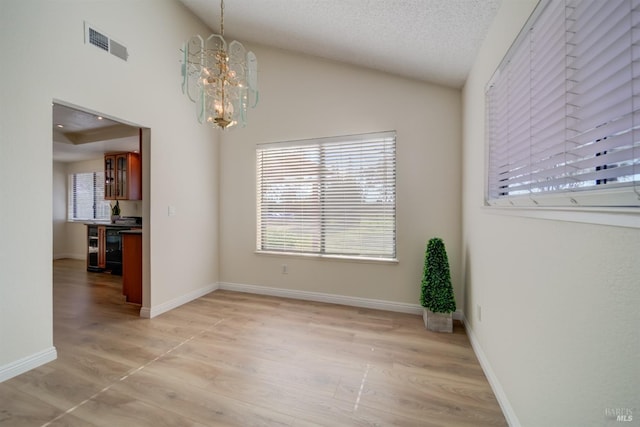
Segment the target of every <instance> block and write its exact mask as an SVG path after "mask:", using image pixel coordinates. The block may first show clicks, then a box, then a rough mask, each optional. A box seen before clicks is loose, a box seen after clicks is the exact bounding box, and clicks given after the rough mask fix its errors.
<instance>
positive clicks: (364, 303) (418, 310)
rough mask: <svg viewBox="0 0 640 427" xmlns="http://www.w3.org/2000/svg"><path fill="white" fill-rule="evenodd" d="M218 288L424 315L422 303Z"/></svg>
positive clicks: (224, 284)
mask: <svg viewBox="0 0 640 427" xmlns="http://www.w3.org/2000/svg"><path fill="white" fill-rule="evenodd" d="M218 288H219V289H224V290H227V291H235V292H246V293H250V294H260V295H270V296H274V297H282V298H293V299H301V300H306V301H315V302H326V303H330V304H340V305H348V306H352V307H363V308H373V309H376V310H386V311H395V312H398V313H409V314H417V315H422V306H420V304H409V303H404V302H395V301H385V300H379V299H372V298H360V297H350V296H345V295H336V294H327V293H323V292H310V291H300V290H295V289H282V288H272V287H268V286H257V285H245V284H241V283H227V282H220V283H218ZM453 318H454V319H458V320H462V318H463V315H462V311H460V310H458V311H456V312H455V313H453Z"/></svg>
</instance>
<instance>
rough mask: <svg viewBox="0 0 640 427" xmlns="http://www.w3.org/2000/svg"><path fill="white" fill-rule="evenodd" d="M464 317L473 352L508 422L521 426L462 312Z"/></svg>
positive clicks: (512, 426)
mask: <svg viewBox="0 0 640 427" xmlns="http://www.w3.org/2000/svg"><path fill="white" fill-rule="evenodd" d="M462 317H463V319H464V320H463V322H464V324H465V329H466V330H467V336H468V337H469V341H470V342H471V347H472V348H473V352H474V353H475V354H476V357H477V358H478V361H479V362H480V366H481V367H482V370H483V371H484V375H485V376H486V377H487V380H488V381H489V385H490V386H491V389H492V390H493V394H494V395H495V396H496V399H497V400H498V404H499V405H500V408H501V409H502V413H503V414H504V417H505V419H506V420H507V423H508V424H509V426H510V427H521V426H522V424H520V420H518V417H517V416H516V413H515V411H514V410H513V407H512V406H511V403H510V402H509V399H508V398H507V394H506V393H505V392H504V389H503V388H502V385H501V384H500V381H498V377H497V376H496V374H495V373H494V372H493V369H492V368H491V364H490V363H489V359H487V356H486V355H485V354H484V351H483V350H482V347H481V346H480V342H479V341H478V338H476V334H475V333H474V332H473V329H472V328H471V325H470V324H469V323H468V322H467V321H466V317H465V316H464V313H462Z"/></svg>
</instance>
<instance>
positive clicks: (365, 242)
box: [321, 137, 396, 258]
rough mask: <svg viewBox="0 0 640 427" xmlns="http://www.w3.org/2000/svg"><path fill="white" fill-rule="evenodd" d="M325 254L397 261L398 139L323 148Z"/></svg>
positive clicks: (380, 138) (378, 138) (376, 138)
mask: <svg viewBox="0 0 640 427" xmlns="http://www.w3.org/2000/svg"><path fill="white" fill-rule="evenodd" d="M321 151H322V155H323V160H324V169H323V171H324V173H323V175H322V205H323V212H322V214H323V218H324V221H323V237H324V252H325V253H327V254H338V255H357V256H369V257H386V258H395V226H396V223H395V177H396V173H395V138H393V137H375V138H367V139H364V140H360V141H350V142H346V141H345V142H330V143H326V144H322V146H321Z"/></svg>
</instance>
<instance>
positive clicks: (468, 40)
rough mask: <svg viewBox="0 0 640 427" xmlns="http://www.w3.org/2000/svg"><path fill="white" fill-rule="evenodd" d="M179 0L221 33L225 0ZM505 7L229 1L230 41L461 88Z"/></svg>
mask: <svg viewBox="0 0 640 427" xmlns="http://www.w3.org/2000/svg"><path fill="white" fill-rule="evenodd" d="M180 1H181V2H182V3H183V4H184V5H186V6H187V7H188V8H189V9H190V10H191V11H193V12H194V13H195V14H196V15H197V16H198V17H200V19H202V20H203V21H204V22H205V23H206V24H207V25H209V27H211V29H212V30H213V31H215V32H216V33H219V31H220V2H219V0H180ZM500 3H501V0H226V1H225V9H224V27H225V38H226V39H228V40H230V39H238V40H240V41H242V42H247V43H248V44H250V43H252V42H253V43H260V44H265V45H268V46H274V47H279V48H283V49H287V50H292V51H296V52H302V53H305V54H309V55H314V56H320V57H323V58H327V59H332V60H337V61H342V62H346V63H350V64H354V65H360V66H364V67H369V68H374V69H378V70H382V71H386V72H389V73H393V74H397V75H401V76H405V77H410V78H414V79H418V80H424V81H430V82H434V83H439V84H443V85H446V86H452V87H456V88H459V87H461V86H462V85H463V84H464V81H465V80H466V77H467V75H468V73H469V69H470V67H471V65H472V64H473V60H474V59H475V57H476V53H477V50H478V48H479V47H480V44H481V43H482V41H483V39H484V37H485V35H486V33H487V30H488V28H489V25H490V24H491V22H492V20H493V18H494V16H495V14H496V12H497V10H498V8H499V6H500ZM203 36H207V35H205V34H203ZM258 61H260V58H258Z"/></svg>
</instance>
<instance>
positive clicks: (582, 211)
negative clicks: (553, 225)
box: [483, 205, 640, 228]
mask: <svg viewBox="0 0 640 427" xmlns="http://www.w3.org/2000/svg"><path fill="white" fill-rule="evenodd" d="M483 210H484V211H485V212H488V213H491V214H496V215H508V216H519V217H527V218H536V219H548V220H553V221H569V222H580V223H585V224H597V225H609V226H614V227H628V228H640V208H587V207H575V208H572V207H558V208H553V207H535V208H527V207H506V206H504V207H503V206H487V205H485V206H484V207H483Z"/></svg>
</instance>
